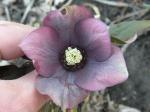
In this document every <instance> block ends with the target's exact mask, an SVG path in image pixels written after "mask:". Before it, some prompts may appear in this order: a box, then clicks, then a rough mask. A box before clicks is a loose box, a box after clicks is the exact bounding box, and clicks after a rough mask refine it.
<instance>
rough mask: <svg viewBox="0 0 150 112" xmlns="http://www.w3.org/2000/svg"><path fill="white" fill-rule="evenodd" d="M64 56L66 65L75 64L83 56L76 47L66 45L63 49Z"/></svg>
mask: <svg viewBox="0 0 150 112" xmlns="http://www.w3.org/2000/svg"><path fill="white" fill-rule="evenodd" d="M65 58H66V59H65V60H66V62H67V65H75V64H77V63H80V62H81V60H82V58H83V56H82V54H81V52H80V50H78V49H77V48H71V47H68V49H66V50H65Z"/></svg>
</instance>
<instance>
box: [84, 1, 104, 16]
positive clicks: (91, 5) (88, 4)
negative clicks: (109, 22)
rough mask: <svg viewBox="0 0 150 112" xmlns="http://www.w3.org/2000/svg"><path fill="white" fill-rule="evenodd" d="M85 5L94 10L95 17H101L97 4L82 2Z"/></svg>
mask: <svg viewBox="0 0 150 112" xmlns="http://www.w3.org/2000/svg"><path fill="white" fill-rule="evenodd" d="M84 5H85V6H88V7H90V8H92V10H93V11H94V13H95V15H94V16H95V18H100V17H101V14H100V11H99V8H98V7H97V6H95V5H94V4H91V3H84Z"/></svg>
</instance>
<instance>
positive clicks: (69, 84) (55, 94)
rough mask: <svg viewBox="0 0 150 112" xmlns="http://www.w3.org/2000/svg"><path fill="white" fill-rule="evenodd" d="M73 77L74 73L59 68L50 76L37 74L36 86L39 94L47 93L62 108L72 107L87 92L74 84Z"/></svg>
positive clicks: (84, 96) (81, 99)
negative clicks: (45, 76)
mask: <svg viewBox="0 0 150 112" xmlns="http://www.w3.org/2000/svg"><path fill="white" fill-rule="evenodd" d="M74 79H75V75H74V74H72V73H67V72H66V71H64V70H63V69H62V70H60V69H59V70H58V72H57V73H56V74H54V75H53V76H52V77H50V78H44V77H40V76H39V77H38V79H37V82H36V88H37V90H38V91H39V92H40V93H41V94H44V95H48V96H49V97H50V98H51V99H52V100H53V102H54V103H55V104H57V105H59V106H61V107H62V108H73V107H75V106H77V105H78V104H79V103H81V102H82V101H83V100H84V99H85V98H86V97H87V95H88V93H89V92H88V91H86V90H84V89H81V88H79V87H78V86H76V85H75V84H74Z"/></svg>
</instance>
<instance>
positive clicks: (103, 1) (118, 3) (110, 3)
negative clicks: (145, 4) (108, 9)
mask: <svg viewBox="0 0 150 112" xmlns="http://www.w3.org/2000/svg"><path fill="white" fill-rule="evenodd" d="M94 1H96V2H99V3H102V4H106V5H110V6H117V7H131V6H130V5H129V4H127V3H124V2H115V1H108V0H94Z"/></svg>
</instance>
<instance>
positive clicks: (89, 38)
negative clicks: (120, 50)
mask: <svg viewBox="0 0 150 112" xmlns="http://www.w3.org/2000/svg"><path fill="white" fill-rule="evenodd" d="M76 34H77V35H78V36H77V39H78V41H79V44H80V45H81V46H82V47H83V48H85V49H87V52H88V53H87V54H88V55H89V57H92V58H95V59H96V60H97V61H104V60H106V59H107V58H108V57H109V56H110V54H111V42H110V36H109V31H108V29H107V26H106V25H105V24H104V23H103V22H102V21H100V20H97V19H94V18H89V19H86V20H83V21H81V22H80V23H78V24H77V25H76Z"/></svg>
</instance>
